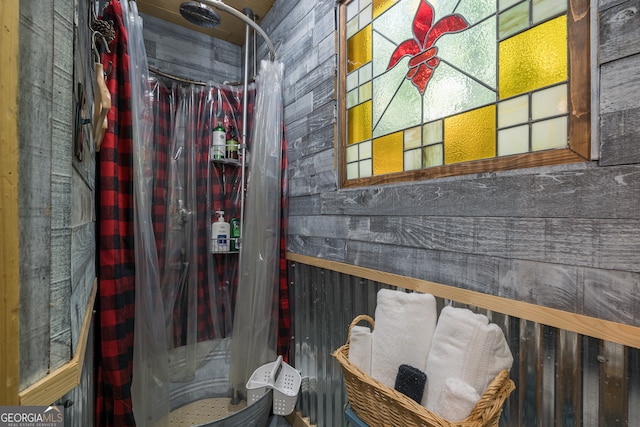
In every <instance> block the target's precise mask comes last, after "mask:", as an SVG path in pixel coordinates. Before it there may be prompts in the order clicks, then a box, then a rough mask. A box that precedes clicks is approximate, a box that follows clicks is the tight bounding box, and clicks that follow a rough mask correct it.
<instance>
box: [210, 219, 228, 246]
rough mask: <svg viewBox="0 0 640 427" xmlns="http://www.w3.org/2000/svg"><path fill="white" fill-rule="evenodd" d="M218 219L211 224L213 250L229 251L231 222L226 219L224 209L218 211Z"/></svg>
mask: <svg viewBox="0 0 640 427" xmlns="http://www.w3.org/2000/svg"><path fill="white" fill-rule="evenodd" d="M216 215H218V219H217V220H216V222H214V223H213V224H211V252H229V234H230V233H229V231H230V227H229V223H228V222H225V220H224V211H216Z"/></svg>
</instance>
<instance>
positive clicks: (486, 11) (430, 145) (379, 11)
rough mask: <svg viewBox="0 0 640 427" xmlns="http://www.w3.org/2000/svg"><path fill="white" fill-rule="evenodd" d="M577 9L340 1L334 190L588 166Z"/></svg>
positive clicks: (563, 2) (535, 2)
mask: <svg viewBox="0 0 640 427" xmlns="http://www.w3.org/2000/svg"><path fill="white" fill-rule="evenodd" d="M588 3H589V2H588V0H351V1H346V2H344V4H343V5H342V6H341V12H342V13H341V17H342V28H341V36H342V42H343V45H344V48H343V49H342V50H341V62H342V63H341V76H342V79H341V87H342V88H343V91H342V93H343V95H342V100H343V102H342V108H343V109H342V115H341V122H342V130H343V132H342V147H343V174H342V176H343V183H345V184H347V185H348V183H349V182H360V181H361V184H367V183H370V182H375V181H376V180H378V181H385V182H388V181H390V180H393V179H394V177H400V179H405V180H406V179H411V178H412V177H432V176H444V175H455V174H461V173H472V172H485V171H494V170H504V169H513V168H518V167H526V166H536V165H541V164H550V163H560V162H563V163H566V162H569V161H584V160H585V159H588V157H589V143H590V141H589V139H590V132H589V131H588V129H589V124H588V120H589V119H588V109H589V103H590V76H589V73H588V72H586V73H585V72H584V70H583V71H581V72H580V73H575V72H572V70H573V69H580V68H582V69H584V68H585V67H586V69H588V68H589V55H588V54H589V49H588V41H589V36H588V33H589V31H588V30H589V28H588V11H589V4H588ZM576 10H584V11H585V15H586V17H587V18H586V21H585V17H584V15H583V16H581V17H579V18H578V19H574V18H572V16H574V15H575V13H574V14H573V15H572V14H571V13H569V12H570V11H574V12H575V11H576ZM572 37H573V38H583V40H582V43H581V44H582V45H583V46H584V45H586V46H587V48H582V50H580V49H579V48H573V47H572V44H571V43H570V41H571V39H572ZM577 95H579V97H578V98H579V101H578V104H576V105H575V107H579V109H581V110H585V109H586V110H587V114H586V116H587V119H586V120H587V123H586V124H585V118H584V115H585V114H583V113H584V112H580V115H581V117H580V118H579V119H576V118H574V114H571V113H572V112H573V113H575V111H574V109H572V108H571V107H572V106H571V105H570V104H571V102H574V103H575V102H576V101H575V100H574V98H576V97H577ZM574 128H575V129H574ZM572 129H573V131H572ZM585 147H586V148H585ZM363 179H365V180H364V181H363Z"/></svg>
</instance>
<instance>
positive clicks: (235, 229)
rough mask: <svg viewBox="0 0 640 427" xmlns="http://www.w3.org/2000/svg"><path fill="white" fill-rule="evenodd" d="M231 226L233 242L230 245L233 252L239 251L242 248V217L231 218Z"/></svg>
mask: <svg viewBox="0 0 640 427" xmlns="http://www.w3.org/2000/svg"><path fill="white" fill-rule="evenodd" d="M229 226H230V227H231V234H230V235H231V244H230V245H229V247H230V249H231V252H238V251H239V250H240V242H239V241H238V239H239V238H240V218H231V219H230V220H229Z"/></svg>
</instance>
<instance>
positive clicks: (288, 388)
mask: <svg viewBox="0 0 640 427" xmlns="http://www.w3.org/2000/svg"><path fill="white" fill-rule="evenodd" d="M301 382H302V377H301V375H300V372H298V371H297V370H296V369H295V368H294V367H293V366H291V365H289V364H287V363H286V362H284V361H283V360H282V356H278V358H277V359H276V360H275V361H274V362H271V363H267V364H266V365H262V366H260V367H259V368H258V369H256V370H255V371H253V374H252V375H251V378H249V381H247V403H248V404H249V405H250V404H252V403H254V402H257V401H258V400H260V398H261V397H262V396H264V395H265V394H266V393H268V392H269V391H271V390H273V413H274V414H275V415H289V414H290V413H292V412H293V410H294V409H295V407H296V402H297V400H298V391H299V390H300V384H301Z"/></svg>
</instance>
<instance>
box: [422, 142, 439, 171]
mask: <svg viewBox="0 0 640 427" xmlns="http://www.w3.org/2000/svg"><path fill="white" fill-rule="evenodd" d="M423 151H424V157H423V158H424V167H426V168H429V167H433V166H442V159H443V157H444V156H443V155H442V144H435V145H430V146H428V147H424V148H423Z"/></svg>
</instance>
